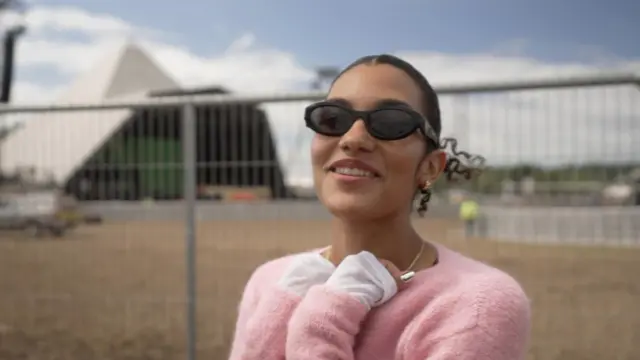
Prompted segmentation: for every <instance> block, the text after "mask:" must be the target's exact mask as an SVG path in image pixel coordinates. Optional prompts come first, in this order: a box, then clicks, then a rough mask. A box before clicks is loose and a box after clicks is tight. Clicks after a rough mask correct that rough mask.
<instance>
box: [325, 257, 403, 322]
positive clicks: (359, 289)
mask: <svg viewBox="0 0 640 360" xmlns="http://www.w3.org/2000/svg"><path fill="white" fill-rule="evenodd" d="M326 285H327V286H330V287H332V288H334V289H339V290H342V291H346V292H347V293H349V294H351V295H353V296H355V297H356V298H357V299H358V300H360V301H361V302H362V303H363V304H364V305H366V306H367V307H368V308H369V309H371V308H372V307H375V306H380V305H382V304H384V303H385V302H387V301H388V300H389V299H391V298H392V297H393V296H394V295H395V294H396V293H397V292H398V286H397V284H396V281H395V279H394V278H393V276H392V275H391V273H390V272H389V270H387V269H386V268H385V267H384V265H382V263H381V262H380V261H378V259H377V258H376V257H375V256H374V255H373V254H372V253H370V252H368V251H362V252H360V253H358V254H356V255H349V256H347V257H346V258H345V259H344V260H342V262H341V263H340V265H338V268H337V269H336V270H335V271H334V272H333V274H332V275H331V277H330V278H329V280H327V283H326Z"/></svg>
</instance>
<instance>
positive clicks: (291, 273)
mask: <svg viewBox="0 0 640 360" xmlns="http://www.w3.org/2000/svg"><path fill="white" fill-rule="evenodd" d="M335 269H336V267H335V265H333V263H332V262H331V261H329V260H327V259H325V258H324V257H323V256H322V255H321V254H319V253H316V252H309V253H303V254H299V255H294V257H293V259H292V260H291V263H290V264H289V266H288V267H287V269H286V270H285V271H284V273H283V274H282V277H281V278H280V280H279V281H278V285H279V286H281V287H283V288H285V289H286V290H289V291H291V292H293V293H295V294H297V295H299V296H304V295H305V294H306V293H307V291H308V290H309V288H311V287H312V286H314V285H320V284H324V283H325V282H326V281H327V279H329V277H330V276H331V274H332V273H333V271H334V270H335Z"/></svg>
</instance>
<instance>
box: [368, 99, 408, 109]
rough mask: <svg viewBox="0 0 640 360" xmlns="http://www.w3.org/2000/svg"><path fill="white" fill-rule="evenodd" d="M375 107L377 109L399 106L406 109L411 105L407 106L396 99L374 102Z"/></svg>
mask: <svg viewBox="0 0 640 360" xmlns="http://www.w3.org/2000/svg"><path fill="white" fill-rule="evenodd" d="M376 106H377V107H384V106H401V107H407V108H410V107H411V105H409V104H407V103H406V102H404V101H401V100H397V99H381V100H378V101H376Z"/></svg>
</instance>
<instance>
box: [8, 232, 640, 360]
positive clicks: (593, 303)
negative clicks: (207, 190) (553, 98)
mask: <svg viewBox="0 0 640 360" xmlns="http://www.w3.org/2000/svg"><path fill="white" fill-rule="evenodd" d="M416 224H417V226H418V228H419V229H420V231H421V233H423V234H424V235H425V237H427V238H431V239H434V240H435V239H437V240H438V241H441V242H442V243H444V244H446V245H448V246H450V247H452V248H453V249H455V250H458V251H461V252H463V253H465V254H468V255H470V256H472V257H475V258H478V259H481V260H483V261H486V262H489V263H491V264H494V265H496V266H498V267H500V268H502V269H504V270H506V271H507V272H509V273H511V274H512V275H514V276H515V277H516V278H517V279H519V280H520V281H521V282H522V284H523V285H524V287H525V289H526V290H527V292H528V294H529V295H530V296H531V298H532V300H533V306H534V324H533V339H532V344H531V349H530V353H529V354H530V355H529V359H541V360H554V359H562V360H572V359H575V360H578V359H580V360H584V359H607V360H616V359H640V346H638V344H640V279H639V277H640V250H631V249H601V248H570V247H552V246H535V245H518V244H511V243H510V244H506V243H495V242H491V241H488V240H482V239H475V240H472V241H466V240H463V239H461V238H459V235H456V234H459V231H458V230H457V228H458V226H457V224H456V223H455V222H449V221H439V220H418V221H417V222H416ZM326 225H327V224H326V222H323V221H315V222H313V221H311V222H302V221H296V222H292V221H269V222H220V223H215V222H206V223H201V224H200V225H199V233H198V235H199V247H198V271H199V278H198V290H199V297H198V321H199V324H198V336H199V338H198V344H199V355H200V359H208V360H212V359H213V360H218V359H219V360H222V359H224V358H225V354H226V351H227V346H228V344H229V342H230V336H231V331H232V329H233V323H234V318H235V315H236V313H235V311H236V304H237V301H238V298H239V295H240V292H241V290H242V286H243V283H244V282H245V281H246V279H247V278H248V276H249V274H250V272H251V271H252V269H254V268H255V266H256V265H258V264H259V263H261V262H263V261H265V260H267V259H269V258H274V257H277V256H280V255H282V254H285V253H289V252H294V251H299V250H303V249H307V248H311V247H315V246H320V245H323V244H324V242H325V239H326V234H327V230H326ZM183 233H184V232H183V227H182V225H181V224H180V223H179V222H176V223H168V222H147V223H140V222H138V223H118V224H116V223H106V224H104V225H99V226H95V227H85V228H80V229H78V231H77V232H76V233H74V234H72V235H70V236H69V237H67V238H65V239H62V240H46V241H45V240H42V241H40V240H39V241H34V240H26V239H20V238H16V235H12V234H9V233H1V234H0V359H12V360H17V359H28V360H36V359H37V360H49V359H65V360H66V359H81V360H95V359H101V360H102V359H104V360H106V359H110V360H120V359H183V358H184V354H185V335H184V334H185V316H184V314H185V312H184V309H185V301H184V299H185V298H184V295H183V294H184V290H185V281H184V269H185V266H184V252H183V242H182V239H183Z"/></svg>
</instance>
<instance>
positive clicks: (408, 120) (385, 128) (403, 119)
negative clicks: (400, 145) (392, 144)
mask: <svg viewBox="0 0 640 360" xmlns="http://www.w3.org/2000/svg"><path fill="white" fill-rule="evenodd" d="M370 120H371V122H370V131H371V134H372V135H373V136H375V137H377V138H379V139H389V140H395V139H401V138H403V137H406V136H408V135H409V134H411V133H412V132H413V131H415V130H416V119H415V118H414V115H412V114H411V113H409V112H406V111H403V110H398V109H383V110H378V111H376V112H374V113H372V114H371V116H370Z"/></svg>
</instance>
